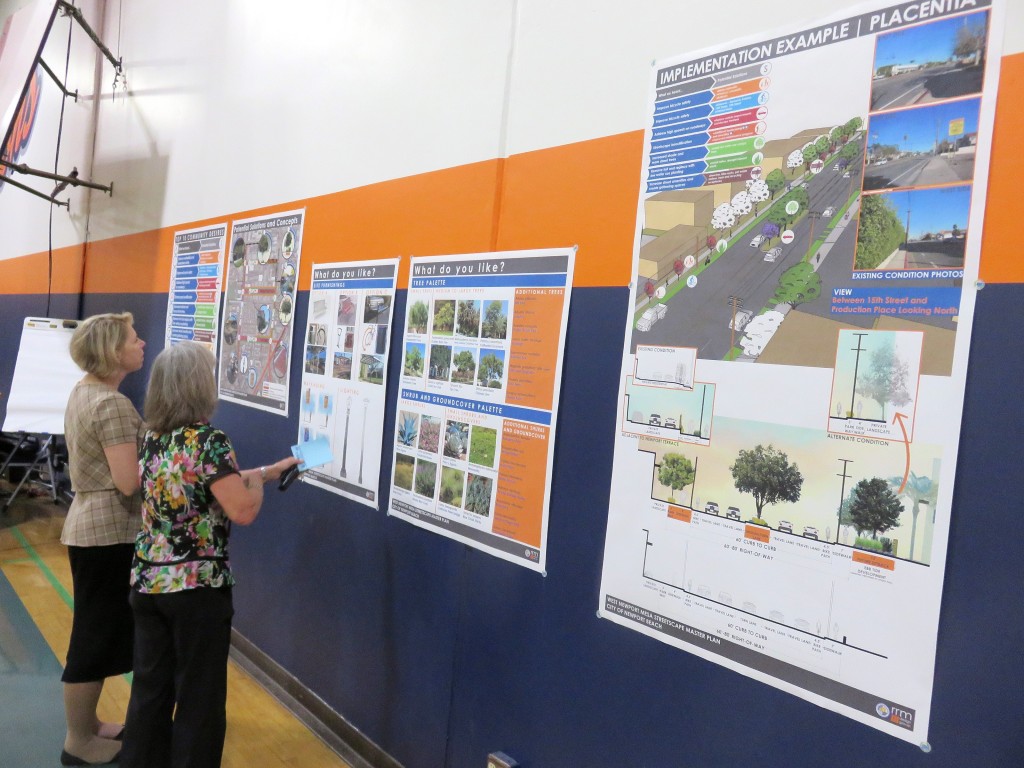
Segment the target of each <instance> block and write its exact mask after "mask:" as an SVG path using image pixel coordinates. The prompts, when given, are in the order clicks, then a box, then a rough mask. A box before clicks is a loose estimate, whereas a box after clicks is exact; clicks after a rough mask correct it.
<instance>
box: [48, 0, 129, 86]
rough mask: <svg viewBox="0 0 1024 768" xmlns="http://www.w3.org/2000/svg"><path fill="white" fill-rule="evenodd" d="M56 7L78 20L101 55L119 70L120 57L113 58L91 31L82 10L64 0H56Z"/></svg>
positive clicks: (97, 36)
mask: <svg viewBox="0 0 1024 768" xmlns="http://www.w3.org/2000/svg"><path fill="white" fill-rule="evenodd" d="M57 7H58V8H60V9H61V12H62V13H63V14H64V15H65V16H70V17H71V18H73V19H74V20H75V21H77V22H78V26H80V27H81V28H82V29H83V30H84V31H85V34H87V35H88V36H89V37H90V38H91V39H92V41H93V42H94V43H95V44H96V47H97V48H99V49H100V51H101V52H102V53H103V55H104V56H106V57H107V60H108V61H109V62H110V63H111V64H113V65H114V69H115V70H117V71H118V72H120V71H121V59H116V58H114V54H112V53H111V52H110V49H109V48H107V46H106V45H104V44H103V41H102V40H100V38H99V35H97V34H96V33H95V32H93V30H92V27H90V26H89V23H88V22H87V21H86V20H85V17H84V16H83V15H82V11H81V10H80V9H78V8H76V7H75V6H73V5H72V4H71V3H68V2H66V1H65V0H58V1H57Z"/></svg>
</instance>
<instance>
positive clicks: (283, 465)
mask: <svg viewBox="0 0 1024 768" xmlns="http://www.w3.org/2000/svg"><path fill="white" fill-rule="evenodd" d="M298 463H299V460H298V459H297V458H295V457H294V456H289V457H288V458H286V459H281V460H280V461H275V462H274V463H273V464H267V465H266V466H265V467H262V468H261V469H260V470H257V471H259V472H260V474H261V476H262V477H263V481H264V482H270V481H271V480H279V479H280V478H281V475H283V474H284V473H285V472H287V471H288V469H289V468H291V467H294V466H295V465H296V464H298ZM263 470H265V472H264V471H263Z"/></svg>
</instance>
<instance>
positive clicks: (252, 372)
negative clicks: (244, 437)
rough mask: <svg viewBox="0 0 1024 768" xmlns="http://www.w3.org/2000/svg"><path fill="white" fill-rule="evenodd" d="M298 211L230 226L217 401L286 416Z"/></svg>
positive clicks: (300, 215) (299, 240)
mask: <svg viewBox="0 0 1024 768" xmlns="http://www.w3.org/2000/svg"><path fill="white" fill-rule="evenodd" d="M304 217H305V211H304V210H298V211H287V212H285V213H274V214H270V215H268V216H260V217H257V218H252V219H242V220H240V221H233V222H232V223H231V236H230V237H229V238H228V240H229V243H230V246H229V247H230V253H229V255H228V267H227V278H226V285H225V288H224V317H223V322H222V324H221V349H220V366H219V374H218V377H217V385H218V389H219V391H220V397H221V398H222V399H223V400H229V401H231V402H234V403H239V404H241V405H248V406H250V407H252V408H259V409H261V410H264V411H270V412H271V413H279V414H281V415H282V416H287V415H288V374H289V371H290V369H291V353H290V350H291V344H292V326H293V324H292V317H293V316H294V314H295V286H296V283H297V282H298V275H299V255H300V250H301V247H302V222H303V219H304Z"/></svg>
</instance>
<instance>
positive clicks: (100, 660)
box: [60, 312, 146, 765]
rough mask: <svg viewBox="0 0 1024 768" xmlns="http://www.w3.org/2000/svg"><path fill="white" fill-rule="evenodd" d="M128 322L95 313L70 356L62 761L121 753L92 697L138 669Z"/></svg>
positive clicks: (135, 365) (132, 348) (116, 729)
mask: <svg viewBox="0 0 1024 768" xmlns="http://www.w3.org/2000/svg"><path fill="white" fill-rule="evenodd" d="M132 323H133V318H132V316H131V314H129V313H127V312H124V313H121V314H106V315H95V316H93V317H90V318H88V319H86V320H84V321H82V322H81V323H80V324H79V325H78V328H77V329H75V332H74V334H73V335H72V337H71V359H72V360H74V361H75V363H76V364H77V365H78V367H79V368H81V369H82V370H83V371H85V376H84V377H83V378H82V379H81V381H79V382H78V383H77V384H76V385H75V387H74V389H73V390H72V392H71V396H70V398H69V399H68V406H67V410H66V411H65V413H64V434H65V437H66V439H67V445H68V458H69V471H70V474H71V484H72V487H73V488H74V490H75V498H74V500H73V501H72V502H71V507H70V509H69V510H68V515H67V519H66V521H65V523H64V530H63V532H62V533H61V537H60V540H61V541H62V542H63V543H64V544H66V545H67V548H68V559H69V561H70V563H71V579H72V584H73V589H74V598H75V609H74V617H73V619H72V625H71V640H70V643H69V646H68V656H67V663H66V664H65V666H64V674H63V676H62V677H61V680H62V681H63V683H64V712H65V716H66V718H67V735H66V736H65V738H64V749H63V750H62V751H61V756H60V761H61V764H62V765H95V764H103V763H107V762H110V761H111V760H115V759H117V753H118V752H119V750H120V748H121V744H120V742H119V741H118V740H117V739H118V738H120V734H121V731H122V726H121V725H120V724H118V723H102V722H100V720H99V718H98V717H97V715H96V705H97V703H98V702H99V698H100V694H101V693H102V691H103V682H104V680H105V679H106V678H108V677H113V676H115V675H120V674H123V673H125V672H130V671H131V669H132V634H133V621H132V613H131V609H130V608H129V606H128V591H129V590H128V579H129V575H130V573H131V564H132V552H133V547H132V543H133V542H134V541H135V535H136V534H137V533H138V531H139V526H140V524H141V520H140V515H139V495H138V489H139V465H138V437H139V433H140V427H141V425H142V419H141V418H140V417H139V414H138V411H136V410H135V406H133V405H132V403H131V401H130V400H129V399H128V398H127V397H125V396H124V395H123V394H121V393H120V392H119V391H118V388H119V387H120V386H121V382H122V381H123V380H124V378H125V377H126V376H127V375H128V374H130V373H134V372H135V371H137V370H139V369H140V368H142V363H143V360H144V357H145V354H144V351H143V350H144V349H145V346H146V342H144V341H143V340H142V339H140V338H139V335H138V334H137V333H136V332H135V328H134V327H133V325H132Z"/></svg>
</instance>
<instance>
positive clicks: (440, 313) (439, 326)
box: [434, 301, 455, 332]
mask: <svg viewBox="0 0 1024 768" xmlns="http://www.w3.org/2000/svg"><path fill="white" fill-rule="evenodd" d="M454 327H455V302H454V301H439V302H437V304H436V305H435V306H434V330H435V331H441V332H444V331H450V330H451V329H452V328H454Z"/></svg>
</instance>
